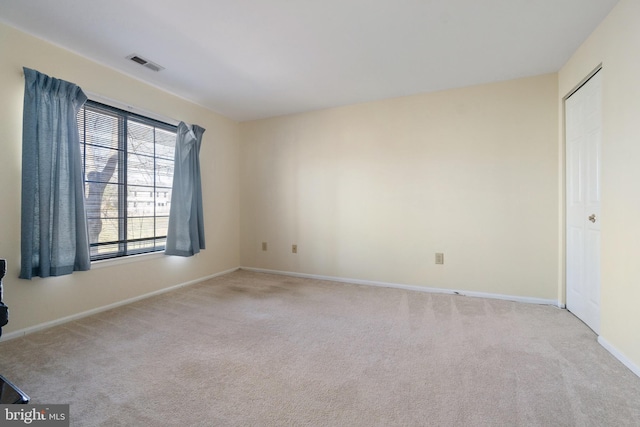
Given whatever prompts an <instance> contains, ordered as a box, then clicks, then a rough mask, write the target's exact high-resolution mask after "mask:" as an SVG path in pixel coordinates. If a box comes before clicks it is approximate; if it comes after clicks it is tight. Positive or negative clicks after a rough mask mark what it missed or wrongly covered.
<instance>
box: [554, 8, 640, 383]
mask: <svg viewBox="0 0 640 427" xmlns="http://www.w3.org/2000/svg"><path fill="white" fill-rule="evenodd" d="M600 63H602V79H603V83H602V84H603V106H602V107H603V135H602V144H603V147H602V216H601V219H602V223H601V224H602V249H601V251H602V253H601V254H602V288H601V310H602V311H601V337H602V339H604V340H605V341H606V342H608V343H609V344H610V345H611V346H613V347H614V348H615V349H617V351H619V353H620V354H621V355H622V356H623V357H624V358H626V359H628V360H629V361H630V362H631V363H633V364H635V365H636V366H640V309H639V308H638V307H639V306H640V261H639V259H640V221H638V218H640V1H637V0H621V1H620V3H619V4H618V5H617V6H616V7H615V8H614V9H613V11H612V12H611V13H610V14H609V16H608V17H607V18H606V19H605V20H604V21H603V22H602V24H601V25H600V26H599V27H598V28H597V29H596V31H595V32H594V33H593V34H592V35H591V36H590V37H589V39H588V40H587V41H586V42H585V43H584V44H583V45H582V46H581V47H580V49H578V51H577V52H576V53H575V54H574V55H573V57H572V58H571V59H570V60H569V61H568V62H567V64H566V65H565V66H564V67H563V68H562V69H561V70H560V72H559V103H560V105H561V106H562V98H563V97H564V96H565V95H567V94H568V93H569V92H570V91H571V90H572V88H573V87H575V85H576V84H578V83H579V82H580V81H581V80H582V79H583V78H584V77H586V76H587V75H588V74H589V73H590V72H591V71H592V70H593V69H594V68H596V67H597V66H598V64H600ZM561 111H562V110H561ZM563 133H564V130H563V129H562V128H561V135H563ZM638 373H639V375H640V370H638Z"/></svg>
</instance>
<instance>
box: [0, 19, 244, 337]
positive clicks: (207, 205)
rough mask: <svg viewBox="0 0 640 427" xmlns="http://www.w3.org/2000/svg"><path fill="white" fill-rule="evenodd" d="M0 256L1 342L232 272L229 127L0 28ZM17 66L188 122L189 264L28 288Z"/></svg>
mask: <svg viewBox="0 0 640 427" xmlns="http://www.w3.org/2000/svg"><path fill="white" fill-rule="evenodd" d="M0 51H1V52H2V60H1V61H0V94H2V102H0V153H1V154H0V158H1V159H2V161H1V164H0V257H2V258H6V259H7V261H8V265H9V268H8V274H7V276H6V277H5V279H4V285H5V291H4V299H5V302H6V303H7V305H8V306H9V310H10V322H9V324H8V325H7V326H6V327H5V328H3V334H4V333H12V332H15V331H19V330H23V329H25V328H30V327H33V326H36V325H39V324H42V323H45V322H50V321H54V320H56V319H60V318H64V317H67V316H73V315H75V314H78V313H82V312H84V311H87V310H93V309H96V308H99V307H103V306H106V305H109V304H113V303H117V302H119V301H122V300H126V299H129V298H133V297H137V296H139V295H143V294H146V293H149V292H153V291H157V290H160V289H163V288H167V287H170V286H172V285H177V284H180V283H185V282H188V281H191V280H195V279H198V278H201V277H205V276H209V275H212V274H214V273H217V272H221V271H225V270H228V269H232V268H236V267H237V266H238V265H239V247H238V241H239V198H238V163H239V158H238V155H239V150H238V143H237V139H238V135H237V133H238V125H237V123H235V122H233V121H231V120H228V119H225V118H223V117H221V116H218V115H216V114H214V113H212V112H210V111H208V110H206V109H204V108H201V107H199V106H196V105H194V104H192V103H189V102H187V101H184V100H182V99H180V98H177V97H175V96H172V95H169V94H167V93H165V92H162V91H160V90H158V89H155V88H153V87H151V86H148V85H146V84H144V83H142V82H140V81H138V80H135V79H132V78H130V77H127V76H125V75H122V74H119V73H117V72H115V71H113V70H112V69H109V68H106V67H103V66H101V65H98V64H96V63H93V62H91V61H88V60H86V59H84V58H82V57H79V56H77V55H75V54H72V53H70V52H68V51H66V50H63V49H60V48H58V47H55V46H53V45H51V44H49V43H46V42H44V41H42V40H39V39H37V38H34V37H31V36H29V35H26V34H24V33H22V32H20V31H17V30H15V29H13V28H11V27H8V26H5V25H3V24H0ZM23 66H26V67H29V68H33V69H36V70H39V71H41V72H43V73H45V74H48V75H50V76H53V77H57V78H61V79H64V80H69V81H72V82H74V83H76V84H78V85H79V86H80V87H82V88H83V89H84V90H85V91H87V92H93V93H96V94H100V95H103V96H106V97H108V98H112V99H116V100H119V101H122V102H124V103H127V104H129V105H132V106H135V107H139V108H142V109H144V110H148V111H153V112H156V113H157V114H160V115H162V116H165V117H170V118H175V119H178V120H184V121H186V122H188V123H197V124H199V125H201V126H202V127H204V128H206V132H205V134H204V137H203V142H202V149H201V159H202V183H203V184H202V185H203V198H204V211H205V230H206V238H207V249H206V250H204V251H203V252H201V253H200V254H199V255H198V256H196V257H192V258H188V259H183V258H179V257H164V256H152V257H143V258H141V260H138V261H136V262H131V263H128V264H121V265H113V264H112V265H110V266H106V267H103V268H97V269H92V270H91V271H89V272H79V273H74V274H73V275H71V276H63V277H57V278H47V279H33V280H31V281H28V280H21V279H18V273H19V270H20V197H21V196H20V191H21V190H20V180H21V173H22V171H21V163H22V161H21V156H22V149H21V145H22V102H23V93H24V78H23V76H22V67H23Z"/></svg>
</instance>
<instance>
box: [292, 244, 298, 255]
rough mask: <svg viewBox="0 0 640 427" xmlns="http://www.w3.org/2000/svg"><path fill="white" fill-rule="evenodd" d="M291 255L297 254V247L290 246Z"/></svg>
mask: <svg viewBox="0 0 640 427" xmlns="http://www.w3.org/2000/svg"><path fill="white" fill-rule="evenodd" d="M291 253H294V254H297V253H298V245H291Z"/></svg>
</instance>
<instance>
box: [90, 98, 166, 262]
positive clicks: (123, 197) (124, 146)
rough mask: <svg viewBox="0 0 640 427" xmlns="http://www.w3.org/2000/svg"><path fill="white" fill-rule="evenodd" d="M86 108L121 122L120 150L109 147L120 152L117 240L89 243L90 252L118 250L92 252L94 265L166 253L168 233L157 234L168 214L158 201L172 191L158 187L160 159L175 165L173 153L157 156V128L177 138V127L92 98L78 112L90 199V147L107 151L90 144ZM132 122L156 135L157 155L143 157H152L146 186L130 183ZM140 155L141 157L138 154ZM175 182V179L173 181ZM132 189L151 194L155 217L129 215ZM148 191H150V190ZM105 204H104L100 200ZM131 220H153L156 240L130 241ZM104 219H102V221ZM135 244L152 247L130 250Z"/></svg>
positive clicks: (138, 239)
mask: <svg viewBox="0 0 640 427" xmlns="http://www.w3.org/2000/svg"><path fill="white" fill-rule="evenodd" d="M87 108H88V109H89V110H91V111H93V112H95V113H98V114H105V115H108V116H112V117H115V118H117V121H118V130H117V134H118V137H117V138H118V141H117V148H116V149H114V148H112V147H111V148H109V149H113V150H115V151H117V153H118V161H117V181H116V182H117V188H118V196H117V198H118V209H117V211H118V216H117V220H118V239H117V240H112V241H108V242H93V243H92V242H89V245H90V249H92V248H98V247H100V246H108V245H117V250H114V251H110V252H107V253H102V254H100V253H95V254H94V253H93V251H92V253H91V257H90V259H91V262H92V263H93V262H96V261H104V260H116V259H124V258H127V257H132V256H136V255H143V254H154V253H156V254H157V253H159V252H163V251H164V250H165V245H166V237H167V236H166V233H165V234H164V235H157V219H158V218H166V219H167V223H168V218H169V213H168V212H167V213H166V214H161V215H160V214H158V212H157V200H160V199H162V200H163V201H166V200H167V198H166V197H164V198H161V197H160V196H159V194H160V193H168V192H169V191H172V188H171V187H172V183H171V184H169V186H166V185H158V184H157V182H156V181H157V176H156V170H157V160H158V159H161V160H162V161H163V162H166V161H171V162H172V163H174V158H173V154H172V155H171V157H170V158H169V157H162V156H159V155H158V153H157V148H156V147H157V144H158V142H157V141H158V140H157V139H156V136H155V135H156V134H155V132H156V129H160V130H162V131H165V132H170V133H173V134H174V135H175V134H176V133H177V128H178V127H177V126H176V125H174V124H171V123H168V122H166V121H162V120H159V119H156V118H153V117H149V116H148V115H143V114H140V113H137V112H133V111H128V110H124V109H122V108H118V107H115V106H113V105H109V104H106V103H104V102H101V101H98V100H94V99H89V100H87V101H86V102H85V104H84V105H83V106H82V108H81V109H80V110H79V111H78V117H77V120H78V123H79V125H78V132H79V134H80V135H79V136H80V145H81V156H82V177H83V183H84V185H85V197H86V196H87V184H88V183H90V182H92V181H90V180H89V179H88V177H87V170H86V166H87V162H86V160H87V152H88V150H87V149H86V147H87V146H92V147H96V148H107V147H104V146H101V145H97V144H92V143H89V144H87V120H86V111H87ZM81 114H84V115H85V116H84V117H83V119H82V124H83V126H82V127H81V126H80V115H81ZM129 122H134V123H138V124H141V125H144V126H150V127H152V128H153V132H154V140H153V147H154V150H153V151H154V153H153V155H149V154H142V155H143V156H144V157H147V158H153V185H143V184H139V183H138V184H132V183H130V180H129V173H130V171H129V168H128V167H127V166H128V158H129V154H130V153H131V151H130V150H129V143H128V142H129V138H130V135H129V133H128V126H129V124H130V123H129ZM138 155H140V154H138ZM174 171H175V166H173V171H172V173H171V175H173V172H174ZM171 181H172V180H171ZM129 187H135V188H136V189H137V190H135V191H136V192H140V189H141V188H144V190H143V192H145V191H150V192H151V194H152V196H150V197H152V198H153V202H151V203H153V216H146V217H143V216H134V215H130V213H129ZM147 189H148V190H147ZM101 202H102V201H101ZM133 202H134V204H135V203H136V202H137V204H138V205H142V204H143V203H144V202H140V201H133ZM132 218H153V237H143V238H131V237H129V230H128V222H129V220H130V219H132ZM101 219H103V218H101ZM135 243H152V246H149V247H140V248H135V247H130V245H131V244H135Z"/></svg>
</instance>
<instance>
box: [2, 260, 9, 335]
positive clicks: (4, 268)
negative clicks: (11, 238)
mask: <svg viewBox="0 0 640 427" xmlns="http://www.w3.org/2000/svg"><path fill="white" fill-rule="evenodd" d="M6 272H7V261H5V260H3V259H0V337H1V336H2V327H3V326H4V325H6V324H7V323H8V322H9V309H8V308H7V306H6V305H4V303H3V302H2V278H3V277H4V275H5V273H6Z"/></svg>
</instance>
